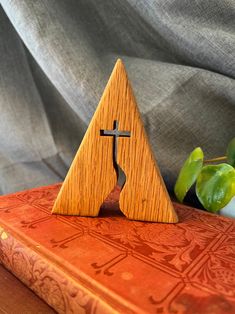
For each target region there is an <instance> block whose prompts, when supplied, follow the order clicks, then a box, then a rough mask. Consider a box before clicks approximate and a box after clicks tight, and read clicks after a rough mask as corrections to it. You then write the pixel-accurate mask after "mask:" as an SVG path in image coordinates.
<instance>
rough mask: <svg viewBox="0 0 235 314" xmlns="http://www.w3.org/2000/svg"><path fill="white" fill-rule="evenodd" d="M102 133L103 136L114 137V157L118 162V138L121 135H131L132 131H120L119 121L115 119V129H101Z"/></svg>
mask: <svg viewBox="0 0 235 314" xmlns="http://www.w3.org/2000/svg"><path fill="white" fill-rule="evenodd" d="M100 135H101V136H113V137H114V146H113V157H114V162H115V163H116V164H117V148H118V138H119V137H130V136H131V132H129V131H119V130H118V121H117V120H114V123H113V130H100Z"/></svg>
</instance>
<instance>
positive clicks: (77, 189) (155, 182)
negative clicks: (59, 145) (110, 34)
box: [52, 60, 178, 223]
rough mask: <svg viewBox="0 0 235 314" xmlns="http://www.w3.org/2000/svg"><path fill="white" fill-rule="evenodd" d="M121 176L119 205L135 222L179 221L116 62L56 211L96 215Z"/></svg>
mask: <svg viewBox="0 0 235 314" xmlns="http://www.w3.org/2000/svg"><path fill="white" fill-rule="evenodd" d="M121 174H123V175H124V177H125V178H126V180H125V182H123V185H122V190H121V192H120V197H119V206H120V209H121V211H122V212H123V213H124V215H125V216H126V217H128V218H129V219H134V220H143V221H155V222H168V223H176V222H178V218H177V215H176V213H175V210H174V208H173V205H172V202H171V200H170V197H169V195H168V192H167V190H166V187H165V184H164V181H163V179H162V176H161V174H160V171H159V169H158V166H157V163H156V161H155V158H154V155H153V152H152V150H151V147H150V144H149V141H148V138H147V135H146V132H145V130H144V126H143V123H142V120H141V117H140V113H139V110H138V108H137V105H136V100H135V98H134V95H133V91H132V88H131V86H130V82H129V80H128V78H127V74H126V70H125V68H124V65H123V63H122V61H121V60H118V61H117V62H116V65H115V67H114V69H113V72H112V74H111V76H110V79H109V81H108V83H107V86H106V88H105V90H104V93H103V95H102V98H101V100H100V103H99V105H98V107H97V109H96V111H95V114H94V116H93V118H92V120H91V122H90V125H89V127H88V129H87V132H86V134H85V136H84V138H83V141H82V143H81V145H80V147H79V149H78V152H77V154H76V156H75V158H74V160H73V162H72V165H71V167H70V169H69V171H68V174H67V176H66V178H65V180H64V183H63V185H62V187H61V190H60V192H59V194H58V196H57V199H56V201H55V204H54V206H53V209H52V213H54V214H62V215H78V216H93V217H94V216H98V214H99V210H100V207H101V205H102V203H103V202H104V200H105V199H106V198H107V196H108V195H109V194H110V192H111V191H112V190H113V188H114V187H115V185H116V184H117V181H118V179H119V177H120V176H121Z"/></svg>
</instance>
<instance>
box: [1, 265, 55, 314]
mask: <svg viewBox="0 0 235 314" xmlns="http://www.w3.org/2000/svg"><path fill="white" fill-rule="evenodd" d="M53 313H56V312H55V311H54V310H53V309H52V308H51V307H49V306H48V305H47V304H46V303H45V302H43V301H42V300H41V299H40V298H39V297H38V296H36V294H34V293H33V292H32V291H31V290H30V289H28V288H27V287H26V286H25V285H24V284H23V283H21V282H20V281H19V280H18V279H17V278H16V277H15V276H13V275H12V274H11V273H9V272H8V271H7V270H6V269H5V268H4V267H3V266H2V265H0V314H53Z"/></svg>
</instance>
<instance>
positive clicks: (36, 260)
mask: <svg viewBox="0 0 235 314" xmlns="http://www.w3.org/2000/svg"><path fill="white" fill-rule="evenodd" d="M0 261H1V263H2V264H3V265H4V266H5V267H6V268H7V269H8V270H10V271H11V272H12V273H13V274H14V275H15V276H16V277H17V278H19V279H20V280H21V281H22V282H23V283H24V284H26V285H27V286H28V287H29V288H30V289H32V290H33V291H34V292H35V293H36V294H37V295H38V296H39V297H41V298H42V299H43V300H45V301H46V302H47V303H48V304H49V305H50V306H51V307H53V308H54V309H55V310H56V311H58V312H59V313H91V314H111V313H115V314H116V313H118V312H117V311H116V310H114V309H112V308H111V307H110V306H109V305H107V304H106V303H105V302H104V301H102V300H101V299H100V298H99V297H98V296H96V295H94V294H91V292H90V291H88V290H87V289H86V288H84V287H83V286H81V285H79V284H78V283H76V282H75V281H73V280H72V279H71V278H66V275H65V274H64V273H63V272H62V271H61V270H60V269H58V268H57V267H56V266H53V265H52V264H50V263H47V262H46V260H45V259H44V258H42V257H41V256H40V255H39V254H37V253H35V252H33V250H31V249H30V248H27V247H26V246H24V245H22V244H21V243H20V242H19V241H17V240H16V238H14V237H12V236H11V235H10V234H9V233H8V232H6V231H5V230H4V229H3V228H2V227H0Z"/></svg>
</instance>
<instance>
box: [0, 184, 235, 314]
mask: <svg viewBox="0 0 235 314" xmlns="http://www.w3.org/2000/svg"><path fill="white" fill-rule="evenodd" d="M60 186H61V185H60V184H56V185H52V186H48V187H42V188H36V189H32V190H28V191H23V192H19V193H15V194H11V195H5V196H1V197H0V262H1V263H2V264H3V265H4V266H5V267H6V268H7V269H9V270H10V271H11V272H12V273H14V274H15V275H16V276H17V277H18V278H19V279H20V280H22V281H23V282H24V283H25V284H26V285H27V286H28V287H29V288H31V289H32V290H33V291H34V292H35V293H37V294H38V295H39V296H40V297H41V298H42V299H44V300H45V301H46V302H47V303H48V304H49V305H51V306H52V307H53V308H54V309H55V310H56V311H58V312H59V313H96V314H97V313H100V314H101V313H102V314H105V313H126V314H128V313H140V314H141V313H174V314H175V313H182V314H183V313H187V314H190V313H194V314H195V313H216V314H218V313H234V312H235V220H232V219H229V218H224V217H220V216H218V215H214V214H210V213H208V212H204V211H201V210H197V209H193V208H190V207H187V206H182V205H179V204H174V207H175V209H176V211H177V214H178V216H179V220H180V222H179V223H178V224H163V223H148V222H140V221H131V220H128V219H127V218H126V217H125V216H123V215H122V213H121V212H120V211H118V194H119V190H118V189H115V191H114V192H113V193H112V195H110V197H109V198H108V199H107V201H106V202H105V203H104V204H103V206H102V209H101V212H100V216H99V217H97V218H88V217H76V216H60V215H52V214H51V209H52V206H53V203H54V201H55V198H56V196H57V194H58V192H59V189H60Z"/></svg>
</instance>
